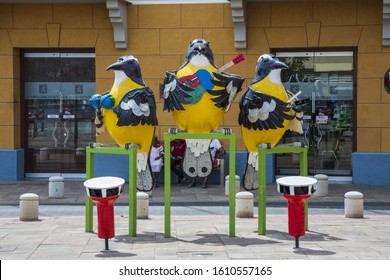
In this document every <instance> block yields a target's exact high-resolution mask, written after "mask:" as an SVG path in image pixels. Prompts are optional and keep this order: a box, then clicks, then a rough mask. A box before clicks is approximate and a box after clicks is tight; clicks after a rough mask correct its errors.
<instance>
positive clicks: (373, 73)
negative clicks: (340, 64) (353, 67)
mask: <svg viewBox="0 0 390 280" xmlns="http://www.w3.org/2000/svg"><path fill="white" fill-rule="evenodd" d="M389 61H390V53H360V54H359V59H358V74H357V75H358V79H361V78H364V79H365V78H379V79H382V78H383V76H384V75H385V72H386V70H387V69H389V63H388V62H389Z"/></svg>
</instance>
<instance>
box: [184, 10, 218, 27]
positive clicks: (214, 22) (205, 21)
mask: <svg viewBox="0 0 390 280" xmlns="http://www.w3.org/2000/svg"><path fill="white" fill-rule="evenodd" d="M223 11H224V10H223V5H219V4H205V5H200V4H188V5H181V22H182V27H184V28H188V27H192V28H193V27H207V28H210V27H223V23H224V19H223Z"/></svg>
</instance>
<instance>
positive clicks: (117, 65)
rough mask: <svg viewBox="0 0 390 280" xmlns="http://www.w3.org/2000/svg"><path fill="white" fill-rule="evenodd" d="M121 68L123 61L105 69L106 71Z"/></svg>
mask: <svg viewBox="0 0 390 280" xmlns="http://www.w3.org/2000/svg"><path fill="white" fill-rule="evenodd" d="M122 67H123V61H117V62H115V63H113V64H111V65H110V66H108V67H107V68H106V70H107V71H108V70H121V69H122Z"/></svg>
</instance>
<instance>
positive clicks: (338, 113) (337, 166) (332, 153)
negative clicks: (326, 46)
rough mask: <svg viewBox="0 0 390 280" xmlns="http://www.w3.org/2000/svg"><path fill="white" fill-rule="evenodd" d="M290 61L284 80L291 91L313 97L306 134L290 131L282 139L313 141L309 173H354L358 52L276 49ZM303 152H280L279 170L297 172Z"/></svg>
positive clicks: (302, 97)
mask: <svg viewBox="0 0 390 280" xmlns="http://www.w3.org/2000/svg"><path fill="white" fill-rule="evenodd" d="M276 57H278V58H279V59H280V60H281V61H283V62H285V63H286V64H287V65H289V69H288V70H283V71H282V82H283V84H284V85H285V86H286V89H287V90H289V91H291V92H292V93H297V92H298V91H301V92H302V93H301V95H300V96H299V98H300V99H305V98H307V99H308V101H309V102H308V105H306V106H305V107H304V114H305V116H304V120H303V130H304V134H303V135H302V136H297V135H295V134H294V135H292V134H289V133H287V134H286V136H285V137H284V138H283V142H285V143H289V142H304V143H305V144H306V145H307V146H308V147H309V174H312V175H313V174H319V173H321V174H327V175H331V176H351V175H352V164H351V162H352V152H353V151H354V150H356V149H355V148H354V145H355V144H354V143H355V141H354V137H355V136H354V110H355V105H354V104H355V103H354V92H355V89H354V79H355V75H354V71H355V68H356V67H355V64H354V52H353V51H329V52H277V53H276ZM298 170H299V160H298V156H295V155H278V156H277V157H276V172H277V175H285V174H291V173H293V174H294V173H297V172H298Z"/></svg>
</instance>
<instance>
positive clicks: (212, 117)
mask: <svg viewBox="0 0 390 280" xmlns="http://www.w3.org/2000/svg"><path fill="white" fill-rule="evenodd" d="M200 69H204V70H207V71H208V72H210V73H211V75H212V72H214V71H215V70H217V69H216V68H215V67H214V66H212V65H211V64H209V65H208V66H207V67H205V68H199V67H196V66H195V65H193V64H191V63H189V64H187V65H186V66H185V67H184V68H182V69H180V70H179V71H178V72H177V77H178V78H181V77H185V76H189V75H193V74H194V73H195V72H196V71H197V70H200ZM217 89H222V88H221V87H217V86H214V88H213V90H217ZM212 98H214V96H212V95H210V94H209V93H208V92H205V93H204V94H203V96H202V98H201V99H200V100H199V102H197V103H195V104H184V105H183V107H184V108H185V110H184V111H178V110H175V111H173V113H172V115H173V118H174V119H175V122H176V124H177V126H178V128H179V129H180V130H186V131H187V132H189V133H208V132H211V131H212V130H216V129H218V127H219V126H220V124H221V123H222V120H223V117H224V115H225V111H224V110H222V109H221V108H217V107H216V106H215V102H214V101H212V100H211V99H212Z"/></svg>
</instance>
